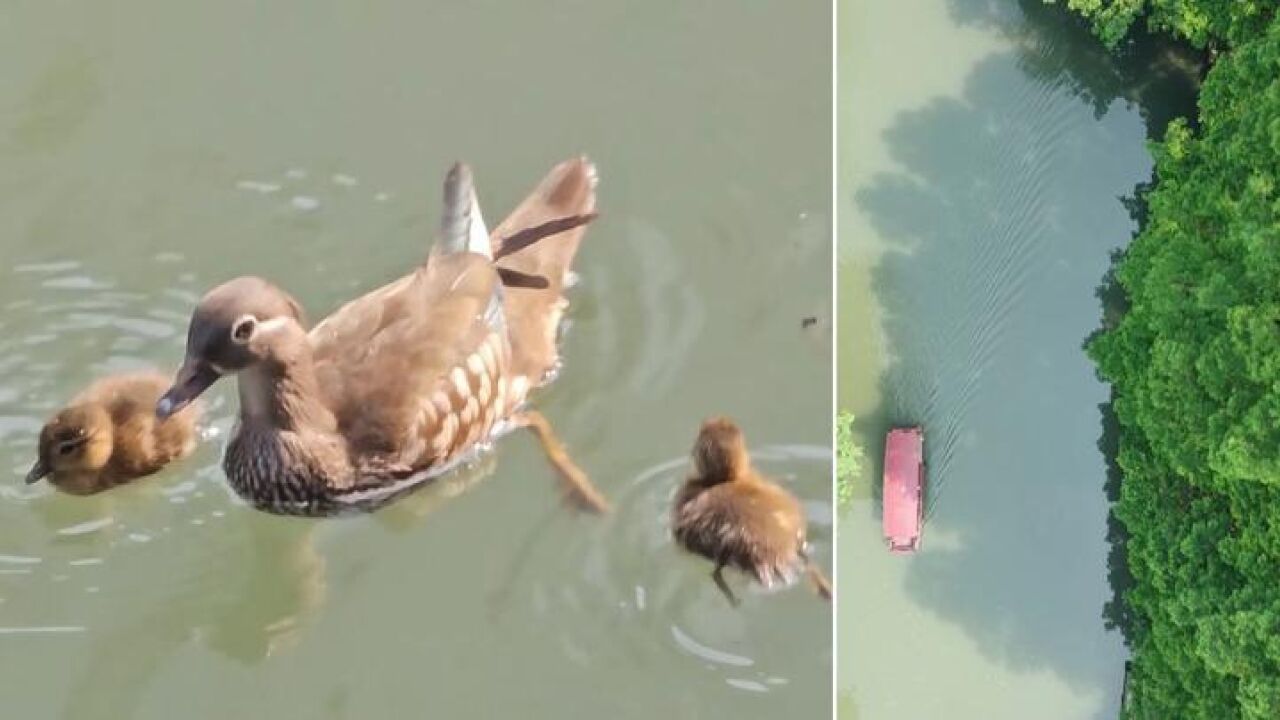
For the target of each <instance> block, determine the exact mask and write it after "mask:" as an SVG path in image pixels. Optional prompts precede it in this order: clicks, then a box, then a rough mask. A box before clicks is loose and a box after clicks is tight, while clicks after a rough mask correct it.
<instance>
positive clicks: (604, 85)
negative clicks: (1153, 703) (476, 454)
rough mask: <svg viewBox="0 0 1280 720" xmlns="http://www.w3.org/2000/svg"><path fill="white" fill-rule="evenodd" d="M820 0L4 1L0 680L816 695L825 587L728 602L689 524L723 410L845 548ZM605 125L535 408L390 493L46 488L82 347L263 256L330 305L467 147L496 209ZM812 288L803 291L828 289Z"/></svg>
mask: <svg viewBox="0 0 1280 720" xmlns="http://www.w3.org/2000/svg"><path fill="white" fill-rule="evenodd" d="M829 18H830V8H829V6H828V5H827V4H826V3H824V2H803V3H789V4H786V6H785V7H784V6H782V5H774V6H771V7H763V6H757V5H754V4H747V5H744V4H742V3H734V2H711V3H694V4H687V3H686V4H679V5H678V6H670V7H659V6H657V5H654V4H645V3H627V2H590V3H589V2H573V1H568V0H566V1H556V2H546V3H536V4H534V3H527V4H512V3H498V2H478V3H461V2H433V3H416V2H407V1H402V2H377V3H360V4H353V3H338V2H322V3H304V2H288V3H269V4H264V3H250V2H238V1H237V2H220V3H204V4H192V3H177V4H175V3H166V2H143V1H139V2H128V3H110V4H104V3H92V2H67V3H45V2H17V3H9V4H8V5H7V6H6V8H5V9H4V10H3V11H0V58H3V59H4V61H5V62H4V67H5V68H6V69H5V71H4V72H2V73H0V277H3V282H0V368H2V370H3V372H2V373H0V467H4V468H5V469H6V470H7V472H8V477H9V479H8V481H6V482H3V483H0V677H3V678H4V681H3V683H0V703H2V704H3V706H4V707H5V708H8V709H10V710H14V711H17V712H18V714H19V715H21V716H23V717H32V718H45V717H65V718H124V717H129V718H168V717H174V716H175V714H180V715H182V716H183V717H193V718H196V717H207V718H222V717H249V716H253V717H276V718H295V717H296V718H320V717H325V718H346V717H350V718H366V717H418V716H423V715H428V714H430V715H434V716H437V717H460V716H468V717H502V716H509V717H546V718H561V717H634V718H651V717H681V718H683V717H726V716H733V717H759V718H774V717H779V716H780V715H781V714H783V713H784V712H785V713H786V714H788V715H789V716H793V717H801V716H803V717H824V716H826V715H827V714H829V712H830V707H831V696H830V673H831V665H832V659H833V658H832V652H831V650H830V640H829V638H830V632H831V620H830V614H829V611H828V608H827V607H826V606H824V605H822V604H821V603H819V602H817V601H816V600H814V598H813V597H812V596H810V595H809V594H808V593H806V592H805V591H803V590H795V591H792V592H789V593H785V594H781V595H777V596H769V597H764V596H759V595H753V596H750V597H749V599H748V600H747V602H746V603H745V605H744V607H743V608H742V609H741V610H739V611H732V610H730V609H729V608H727V607H726V606H725V603H724V602H723V599H722V598H721V597H720V596H719V595H718V594H717V593H716V591H715V589H714V587H713V586H712V584H711V582H710V581H709V580H708V578H707V574H708V571H709V568H708V567H706V566H705V565H703V564H701V563H699V562H696V561H694V560H691V559H689V558H686V557H684V556H682V555H680V554H679V553H677V552H676V551H675V550H674V549H673V548H672V547H671V546H670V544H669V543H668V541H667V539H666V535H665V533H666V530H665V527H664V522H665V514H666V505H667V502H668V498H669V495H670V493H671V491H672V488H673V487H674V485H675V483H676V482H677V481H678V480H679V479H680V477H681V476H682V474H683V472H684V460H683V458H684V455H685V453H686V452H687V449H688V446H689V444H690V443H691V442H692V438H693V434H694V432H695V430H696V427H697V423H698V421H699V420H700V419H701V418H702V417H703V416H704V415H706V414H709V413H712V412H724V413H729V414H732V415H734V416H735V417H737V418H738V419H739V420H740V421H741V423H742V424H743V425H744V427H745V429H746V431H747V433H748V437H749V438H750V439H751V440H752V441H753V442H754V447H755V449H756V451H757V455H758V458H759V460H760V463H761V465H762V466H763V467H764V468H765V469H766V470H767V471H769V472H770V473H772V474H774V475H776V476H778V477H780V478H781V479H782V480H784V481H785V482H786V483H787V484H788V485H789V486H790V487H791V488H792V489H793V490H794V491H795V492H796V493H797V494H799V495H800V496H801V497H802V498H803V499H804V501H805V502H806V505H807V507H808V508H809V510H810V515H811V517H812V520H813V542H814V545H815V553H816V557H817V558H818V560H819V562H820V563H822V564H823V565H824V566H828V567H829V566H830V562H831V538H832V525H831V524H832V512H831V505H830V500H829V497H830V496H829V486H828V480H827V478H828V475H829V471H830V462H829V460H828V457H829V438H830V430H829V411H830V391H831V387H830V370H831V367H830V359H829V358H830V351H831V345H830V340H829V334H830V328H831V323H830V317H829V304H828V302H829V297H830V293H831V287H830V274H829V268H830V263H831V250H830V247H831V234H830V221H831V207H830V168H831V165H830V163H831V160H830V140H829V138H830V117H831V105H830V100H829V97H828V96H829V87H830V84H829V82H830V75H829V73H830V68H829V58H830V51H831V48H830V41H829V38H830V32H829V31H830V24H829V23H830V19H829ZM578 152H586V153H589V154H590V155H592V156H593V158H594V159H595V160H596V161H597V162H598V164H599V167H600V174H601V187H600V195H601V201H600V204H601V209H602V212H603V216H602V218H601V220H600V221H599V222H598V223H597V224H596V225H594V226H593V227H592V229H591V230H590V231H589V233H588V235H587V238H586V241H585V243H584V246H583V249H582V252H581V253H580V255H579V262H578V267H577V269H578V271H579V273H580V274H581V277H582V281H581V283H580V285H579V286H578V287H577V288H576V289H575V290H574V292H573V297H572V300H573V302H574V305H573V307H572V308H571V310H570V313H569V324H568V328H567V334H566V338H565V341H564V356H565V368H564V371H563V373H562V374H561V377H560V379H559V380H558V381H557V382H556V383H555V384H554V385H553V386H552V387H551V388H550V389H548V390H547V391H546V392H543V393H542V394H541V395H540V396H539V397H538V399H537V401H536V405H537V406H538V407H539V408H540V409H542V410H543V411H544V412H546V414H547V415H548V416H549V417H550V418H551V420H552V421H553V422H554V423H555V424H556V426H557V429H558V431H559V433H560V434H561V435H562V437H563V438H564V439H565V441H566V442H567V443H568V444H569V446H570V448H571V450H572V452H573V453H574V455H575V457H576V459H577V460H578V462H579V463H580V464H581V465H582V466H583V467H584V468H585V469H586V470H587V471H588V472H589V473H591V474H592V476H593V477H594V479H595V480H596V482H597V483H598V484H599V485H600V486H601V488H602V489H603V490H604V491H605V492H606V493H607V494H608V495H609V496H610V497H611V498H612V499H613V501H614V503H615V505H616V512H615V514H614V515H612V516H611V517H608V518H605V519H598V518H592V517H581V516H575V515H573V514H571V513H569V512H568V511H566V510H565V509H563V508H562V507H560V505H559V503H558V499H557V496H556V493H555V489H554V488H555V485H554V479H553V476H552V474H551V472H550V470H549V469H548V467H547V465H546V463H545V462H544V461H543V458H542V457H541V454H540V451H539V450H538V449H537V447H536V446H535V444H534V442H533V441H532V439H530V438H529V437H527V436H524V435H514V436H511V437H508V438H507V439H505V440H503V441H502V442H501V443H499V445H498V446H497V449H496V451H495V452H494V453H493V454H492V455H490V456H489V457H488V458H487V459H486V461H484V462H482V463H481V464H480V466H479V467H478V468H476V469H474V471H472V472H471V473H469V474H466V475H463V476H458V477H454V478H452V479H451V480H450V481H447V482H442V483H441V484H440V485H438V486H437V487H435V488H433V489H430V490H427V491H424V492H423V493H421V494H419V495H416V496H414V497H411V498H409V499H407V500H405V501H403V502H402V503H399V504H397V505H395V506H393V507H391V508H388V509H386V510H384V511H382V512H379V513H377V514H374V515H371V516H365V517H360V518H354V519H349V520H333V521H320V522H316V521H309V520H298V519H288V518H275V517H270V516H266V515H263V514H261V513H257V512H254V511H251V510H249V509H247V508H246V507H244V506H243V505H241V504H239V503H238V502H235V501H233V500H232V499H231V498H230V497H229V496H228V493H227V491H226V490H225V487H224V483H223V480H222V477H221V474H220V471H219V470H218V467H217V463H218V458H219V456H220V454H221V446H222V443H223V442H224V441H225V438H226V433H227V430H228V429H229V426H230V423H231V421H232V418H233V414H234V405H235V401H234V395H233V390H232V387H231V384H230V383H225V384H224V385H225V387H220V388H218V389H217V390H216V392H215V394H214V396H213V399H214V404H213V408H212V411H211V422H210V426H211V427H210V429H209V430H208V432H207V437H206V438H205V440H204V442H203V443H202V445H201V447H200V449H199V451H198V452H197V454H196V455H195V456H194V457H193V458H191V459H190V460H189V461H187V462H185V463H183V464H182V465H180V466H177V467H174V468H171V469H170V470H169V471H166V472H165V473H164V474H162V475H160V476H157V477H155V478H153V479H151V480H148V481H146V482H143V483H140V484H138V485H136V486H133V487H130V488H125V489H121V490H119V491H114V492H111V493H109V494H106V495H103V496H99V497H96V498H92V499H81V498H72V497H66V496H61V495H56V494H54V493H52V492H51V491H50V490H49V489H48V488H47V487H46V486H43V485H41V486H34V487H30V488H28V487H27V486H25V485H23V484H22V482H21V480H22V472H23V471H25V468H26V466H27V465H29V463H30V460H31V458H32V453H33V447H34V441H35V431H36V429H37V428H38V426H39V423H40V421H41V420H42V419H43V418H44V417H45V415H46V414H47V413H48V412H50V410H51V409H52V408H53V407H54V406H55V405H56V404H57V403H59V402H60V401H62V400H63V399H65V398H66V397H68V396H69V395H70V394H72V393H73V392H74V391H75V390H76V389H78V388H79V387H81V386H82V385H83V384H84V383H85V382H87V381H88V380H89V379H90V378H91V377H94V376H96V375H97V374H99V373H101V372H104V371H108V370H113V369H119V368H130V367H138V366H147V365H151V366H157V367H161V368H165V369H171V368H172V367H173V366H174V365H175V364H176V363H177V362H178V360H179V355H180V353H181V345H182V335H183V330H184V328H185V324H186V318H187V315H188V313H189V312H190V308H191V306H192V303H193V301H194V299H195V298H197V297H198V296H199V294H200V293H202V292H203V291H204V289H206V288H207V287H209V286H211V285H213V284H215V283H218V282H220V281H222V280H224V279H226V278H228V277H231V276H234V275H238V274H242V273H246V272H254V273H258V274H261V275H264V276H267V277H270V278H273V279H274V280H276V281H277V282H279V283H280V284H281V285H282V286H284V287H285V288H287V289H288V290H290V291H291V292H292V293H294V294H295V295H296V296H297V297H298V298H299V299H300V300H302V302H303V303H304V304H305V306H306V307H307V308H308V309H309V311H310V312H311V314H312V315H313V316H319V315H322V314H323V313H324V312H325V311H326V310H327V309H330V308H333V307H335V306H336V305H337V304H338V303H340V302H341V301H342V300H344V299H346V298H348V297H350V296H352V295H353V294H355V293H358V292H360V291H361V290H362V289H366V288H372V287H375V286H377V285H379V284H381V283H382V282H384V281H385V280H387V279H389V278H391V277H394V276H397V275H398V274H400V273H402V272H404V271H405V270H406V269H407V268H408V267H410V266H411V265H412V263H414V262H416V261H417V260H418V259H419V258H421V257H422V254H423V252H424V249H425V247H426V243H427V241H428V239H429V238H430V237H431V235H432V229H433V228H434V226H435V223H436V210H437V207H436V203H437V197H438V195H439V191H438V187H439V181H440V178H441V177H442V175H443V172H444V170H445V169H446V167H447V166H448V164H449V163H450V162H451V161H453V160H454V159H458V158H462V159H466V160H468V161H469V162H471V163H472V164H473V167H474V169H475V172H476V176H477V182H478V186H479V190H480V194H481V201H482V203H483V204H484V206H485V207H486V208H487V214H488V216H489V219H490V221H491V222H496V221H497V219H499V218H500V216H501V215H502V213H503V212H504V211H505V210H506V209H507V208H509V207H512V206H513V205H514V204H515V203H516V202H517V201H518V200H519V198H520V197H521V196H522V194H523V192H525V191H526V190H527V189H529V188H530V187H531V186H532V185H533V183H534V182H536V181H537V180H538V179H539V178H540V177H541V175H542V174H543V173H544V172H545V171H546V170H547V169H548V168H549V167H550V166H551V165H552V164H553V163H554V162H556V161H558V160H559V159H561V158H563V157H566V156H569V155H571V154H574V153H578ZM809 316H816V318H817V323H816V325H815V326H813V327H810V328H807V329H802V328H801V320H802V318H805V317H809Z"/></svg>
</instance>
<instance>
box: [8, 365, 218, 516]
mask: <svg viewBox="0 0 1280 720" xmlns="http://www.w3.org/2000/svg"><path fill="white" fill-rule="evenodd" d="M168 386H169V379H168V378H167V377H165V376H164V375H161V374H160V373H157V372H133V373H122V374H118V375H111V376H108V377H104V378H101V379H99V380H97V381H96V382H94V383H93V384H91V385H89V387H87V388H85V389H84V390H83V391H82V392H80V393H79V394H78V395H76V396H75V397H74V398H72V399H71V401H70V402H69V403H68V404H67V405H66V406H65V407H63V408H62V409H61V410H59V411H58V412H57V414H55V415H54V416H53V417H52V418H50V419H49V421H48V422H47V423H45V425H44V427H43V428H42V429H41V430H40V440H39V448H38V451H37V453H38V454H37V459H36V462H35V464H34V465H33V466H32V468H31V471H30V472H29V473H28V474H27V482H28V483H33V482H37V481H39V480H40V479H42V478H44V477H48V478H49V482H50V483H51V484H52V485H53V486H54V487H56V488H58V489H59V490H62V491H64V492H67V493H71V494H73V495H91V494H93V493H97V492H101V491H103V490H107V489H109V488H112V487H115V486H116V485H120V484H123V483H126V482H128V481H130V480H134V479H136V478H140V477H143V476H146V475H150V474H152V473H154V472H156V471H158V470H160V469H161V468H163V467H164V466H165V465H167V464H169V463H170V462H173V461H174V460H177V459H178V458H181V457H183V456H185V455H187V454H188V453H190V452H191V450H192V449H193V448H194V447H195V442H196V421H197V419H198V416H199V408H197V407H188V408H186V409H184V410H183V411H182V412H180V413H177V414H176V415H174V416H173V417H170V418H168V419H166V420H163V421H161V420H159V419H157V418H156V416H155V412H154V408H155V405H156V401H157V400H159V399H160V395H161V394H162V393H163V392H164V391H165V388H167V387H168Z"/></svg>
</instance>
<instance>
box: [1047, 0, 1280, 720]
mask: <svg viewBox="0 0 1280 720" xmlns="http://www.w3.org/2000/svg"><path fill="white" fill-rule="evenodd" d="M1071 5H1072V6H1074V7H1077V8H1079V9H1081V10H1082V11H1083V12H1085V14H1086V15H1088V16H1089V17H1090V18H1091V19H1092V20H1093V21H1094V22H1095V23H1096V24H1097V28H1098V31H1099V33H1100V34H1101V36H1102V37H1103V38H1104V39H1107V40H1110V41H1112V42H1114V41H1115V40H1116V39H1117V37H1118V36H1117V35H1116V33H1117V32H1119V33H1120V34H1123V29H1120V30H1117V29H1116V28H1117V27H1120V25H1121V24H1123V25H1124V27H1125V28H1127V23H1131V22H1132V21H1133V20H1134V19H1135V18H1136V17H1137V15H1138V14H1139V13H1141V12H1146V13H1148V16H1147V17H1148V20H1149V21H1150V22H1152V23H1153V24H1155V25H1158V26H1161V27H1167V28H1171V29H1173V30H1174V31H1176V32H1179V33H1181V34H1184V35H1186V36H1187V37H1188V38H1189V39H1190V40H1192V41H1193V42H1196V43H1198V44H1201V45H1203V44H1205V43H1206V42H1211V43H1216V44H1217V45H1218V47H1219V48H1220V49H1221V50H1222V53H1221V54H1220V55H1219V57H1218V60H1217V62H1216V63H1215V65H1214V67H1213V69H1212V70H1211V71H1210V72H1209V74H1208V76H1207V77H1206V78H1205V81H1204V85H1203V87H1202V90H1201V95H1200V102H1199V105H1200V127H1199V129H1198V130H1197V131H1193V130H1191V129H1190V127H1189V126H1188V125H1187V124H1186V123H1184V122H1176V123H1174V124H1173V125H1172V126H1171V127H1170V129H1169V132H1168V134H1167V135H1166V137H1165V140H1164V142H1163V143H1161V144H1159V145H1157V146H1155V150H1154V152H1155V155H1156V172H1157V183H1156V185H1155V187H1154V189H1153V190H1151V191H1150V192H1149V193H1148V194H1147V195H1146V196H1145V199H1146V202H1147V215H1146V222H1145V223H1144V226H1143V228H1142V229H1141V231H1140V232H1139V234H1138V235H1137V237H1135V238H1134V240H1133V242H1132V243H1131V245H1130V246H1129V249H1128V250H1127V251H1126V253H1125V255H1124V257H1123V259H1122V260H1121V261H1120V263H1119V265H1118V267H1117V268H1116V273H1115V276H1116V279H1117V280H1118V282H1119V283H1120V285H1121V286H1122V288H1123V289H1124V291H1125V293H1126V295H1127V301H1128V303H1129V307H1128V310H1127V312H1125V314H1124V315H1123V317H1122V318H1121V319H1120V320H1119V321H1118V322H1116V323H1115V324H1114V326H1112V327H1110V328H1108V329H1107V330H1106V331H1105V332H1103V333H1102V334H1100V335H1099V336H1098V337H1097V338H1095V339H1094V340H1093V341H1092V342H1091V343H1090V346H1089V351H1090V354H1091V355H1092V356H1093V358H1094V359H1095V360H1096V362H1097V363H1098V366H1099V368H1100V370H1101V372H1102V374H1103V375H1104V376H1105V377H1106V378H1107V379H1108V380H1110V381H1111V382H1112V384H1113V392H1114V405H1113V407H1114V411H1115V414H1116V418H1117V419H1118V421H1119V423H1120V443H1119V447H1120V449H1119V453H1118V457H1117V462H1118V464H1119V466H1120V468H1121V470H1122V472H1123V481H1122V483H1121V488H1120V499H1119V501H1118V502H1117V503H1116V505H1115V508H1114V513H1115V516H1116V517H1117V518H1118V519H1119V520H1120V522H1122V523H1123V524H1124V526H1125V531H1126V535H1127V547H1126V551H1127V560H1128V565H1129V570H1130V571H1131V573H1132V576H1133V581H1134V585H1133V587H1131V588H1130V589H1129V590H1128V591H1127V592H1126V594H1125V600H1126V603H1127V605H1128V608H1127V610H1128V612H1127V613H1126V616H1127V618H1128V622H1129V623H1130V624H1131V627H1130V628H1129V630H1130V638H1131V641H1132V644H1133V654H1134V662H1133V670H1132V674H1131V677H1130V688H1129V690H1130V705H1129V709H1128V715H1129V717H1132V718H1160V719H1163V718H1206V719H1212V720H1227V719H1229V718H1258V719H1262V718H1266V719H1268V720H1271V719H1274V718H1280V177H1277V174H1278V173H1280V22H1271V23H1269V24H1268V25H1266V26H1265V27H1264V26H1262V25H1261V24H1260V23H1262V21H1263V20H1264V15H1268V14H1269V13H1270V11H1269V10H1268V11H1267V12H1265V13H1264V11H1263V9H1262V8H1263V6H1264V5H1265V6H1266V7H1273V5H1272V3H1270V2H1268V3H1261V2H1250V1H1246V2H1225V1H1223V0H1201V1H1196V0H1150V1H1149V2H1142V1H1141V0H1135V1H1131V2H1119V1H1117V2H1106V1H1103V0H1092V1H1091V0H1071ZM1125 18H1127V19H1125ZM1265 19H1268V20H1269V19H1270V18H1265ZM1112 23H1117V24H1115V25H1113V24H1112Z"/></svg>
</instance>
